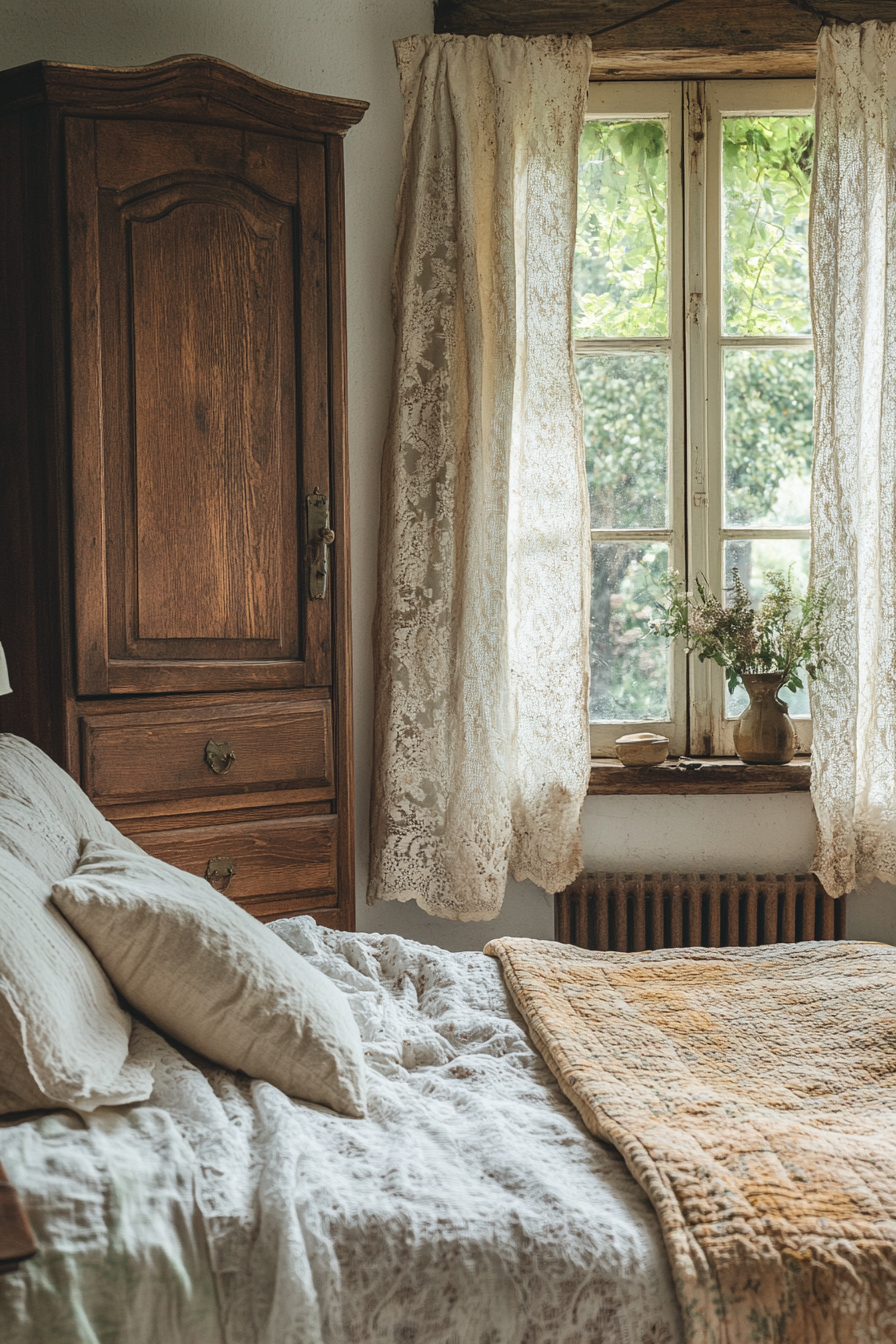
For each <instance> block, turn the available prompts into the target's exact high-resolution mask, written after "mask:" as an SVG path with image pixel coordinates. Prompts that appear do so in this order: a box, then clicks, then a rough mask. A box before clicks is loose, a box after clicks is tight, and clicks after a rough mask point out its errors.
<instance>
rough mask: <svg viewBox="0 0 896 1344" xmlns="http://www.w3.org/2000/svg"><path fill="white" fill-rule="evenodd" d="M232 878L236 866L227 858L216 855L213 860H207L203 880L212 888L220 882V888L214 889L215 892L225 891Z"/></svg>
mask: <svg viewBox="0 0 896 1344" xmlns="http://www.w3.org/2000/svg"><path fill="white" fill-rule="evenodd" d="M232 877H236V864H235V863H234V861H233V859H231V858H228V856H227V855H226V854H216V855H215V856H214V858H212V859H209V861H208V865H207V866H206V869H205V880H206V882H209V883H211V885H212V886H213V887H214V886H215V883H216V882H220V883H221V886H220V888H218V887H215V890H216V891H217V890H220V891H222V892H224V891H226V890H227V887H228V885H229V883H230V879H231V878H232Z"/></svg>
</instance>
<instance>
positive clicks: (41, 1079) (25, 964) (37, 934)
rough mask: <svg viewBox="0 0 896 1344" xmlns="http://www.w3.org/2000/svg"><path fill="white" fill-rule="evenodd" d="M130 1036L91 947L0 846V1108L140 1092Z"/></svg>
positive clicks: (143, 1077)
mask: <svg viewBox="0 0 896 1344" xmlns="http://www.w3.org/2000/svg"><path fill="white" fill-rule="evenodd" d="M53 768H54V769H57V768H58V767H55V766H54V767H53ZM75 787H77V786H75ZM130 1034H131V1019H130V1017H129V1016H128V1014H127V1013H125V1012H122V1010H121V1008H120V1007H119V1006H118V1003H117V1001H116V998H115V994H114V992H113V990H112V986H111V985H110V984H109V981H108V980H107V979H106V976H105V975H104V974H103V971H102V969H101V968H100V966H99V963H98V962H97V961H96V959H95V957H94V956H93V953H92V952H91V951H90V949H89V948H88V947H87V946H86V944H85V943H83V942H82V941H81V939H80V938H79V937H78V935H77V934H76V933H75V932H74V930H73V929H72V928H71V926H70V925H69V924H67V923H66V921H65V920H64V919H63V918H62V916H61V915H60V914H59V911H58V910H57V909H55V907H54V906H53V905H52V904H51V901H50V883H49V881H46V880H44V879H42V878H41V877H40V876H38V874H37V873H35V872H34V871H33V870H32V869H31V868H28V867H26V866H25V865H24V864H23V863H22V862H20V860H19V859H17V858H16V857H15V856H14V855H13V854H11V853H9V852H8V851H7V852H3V851H0V1114H7V1113H8V1112H10V1111H23V1110H32V1109H34V1108H38V1107H46V1106H60V1105H61V1106H70V1107H72V1108H73V1109H75V1110H80V1111H93V1110H95V1109H96V1108H97V1106H116V1105H119V1104H120V1103H122V1102H130V1101H140V1100H142V1099H143V1098H144V1097H148V1096H149V1094H150V1092H151V1091H152V1074H151V1073H150V1072H149V1071H148V1070H147V1069H144V1068H140V1067H139V1066H137V1065H134V1064H128V1063H127V1054H128V1041H129V1038H130Z"/></svg>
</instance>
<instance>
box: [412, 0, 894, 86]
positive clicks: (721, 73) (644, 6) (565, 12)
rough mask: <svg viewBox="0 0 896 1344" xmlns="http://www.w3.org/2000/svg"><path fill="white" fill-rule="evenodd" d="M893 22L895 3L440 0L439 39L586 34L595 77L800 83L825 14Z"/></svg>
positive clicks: (810, 69) (810, 65) (810, 66)
mask: <svg viewBox="0 0 896 1344" xmlns="http://www.w3.org/2000/svg"><path fill="white" fill-rule="evenodd" d="M829 16H833V17H835V18H840V19H842V20H843V21H844V22H846V23H861V22H864V21H865V20H866V19H882V20H884V21H885V22H888V23H892V22H894V21H896V0H865V3H862V0H839V2H835V0H828V3H825V4H817V5H813V4H811V3H808V0H751V2H750V3H749V4H743V3H742V4H726V3H723V2H722V0H667V2H666V3H665V4H663V3H659V4H656V3H654V4H651V3H650V0H516V3H514V4H512V5H508V4H505V3H501V2H500V0H436V5H435V31H436V32H437V33H463V34H479V35H481V36H485V35H487V34H490V33H507V34H515V35H517V36H530V37H534V36H537V35H539V34H548V33H589V34H590V35H591V41H592V46H593V61H592V78H593V79H714V78H715V79H724V78H749V77H756V78H762V77H765V78H772V77H777V78H791V79H793V78H802V77H811V76H812V75H813V74H814V73H815V60H816V47H815V43H816V39H817V37H818V32H819V29H820V28H821V24H822V22H823V20H824V19H825V18H826V17H829Z"/></svg>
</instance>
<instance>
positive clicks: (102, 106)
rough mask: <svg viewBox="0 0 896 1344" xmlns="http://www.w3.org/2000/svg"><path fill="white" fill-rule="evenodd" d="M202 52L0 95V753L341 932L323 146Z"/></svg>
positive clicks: (334, 357) (343, 636) (346, 675)
mask: <svg viewBox="0 0 896 1344" xmlns="http://www.w3.org/2000/svg"><path fill="white" fill-rule="evenodd" d="M366 106H367V105H366V104H365V103H360V102H353V101H347V100H343V99H336V98H327V97H321V96H316V95H312V94H306V93H297V92H294V91H293V90H291V89H285V88H281V87H279V86H277V85H273V84H269V83H267V82H266V81H264V80H261V79H257V78H255V77H254V76H251V75H248V74H245V73H244V72H242V71H240V70H237V69H235V68H234V67H232V66H228V65H226V64H224V63H223V62H220V61H216V60H211V59H209V58H206V57H201V56H188V57H183V58H178V59H175V60H171V61H165V62H162V63H160V64H157V65H150V66H145V67H139V68H134V69H124V70H115V69H99V68H93V67H87V66H72V65H62V64H58V63H55V62H37V63H35V64H33V65H28V66H23V67H20V68H18V69H16V70H8V71H6V72H4V73H2V74H0V193H2V208H0V642H2V643H3V645H4V647H5V649H6V653H7V657H8V662H9V671H10V680H11V683H12V686H13V694H12V695H8V696H5V697H3V698H0V729H2V730H3V731H7V732H14V733H19V734H21V735H22V736H23V737H27V738H29V739H30V740H31V741H33V742H36V743H37V744H38V745H39V746H40V747H42V748H43V749H44V750H45V751H47V752H48V753H49V754H50V755H51V756H52V757H53V758H54V759H55V760H57V761H58V762H60V764H62V765H64V766H65V767H66V769H68V770H69V771H70V772H71V774H72V775H74V777H75V778H76V779H78V780H79V782H80V783H81V785H82V786H83V788H84V789H85V790H86V792H87V793H88V795H89V796H90V797H91V798H92V799H93V801H94V802H95V803H96V805H97V806H98V807H99V808H100V810H101V811H102V812H103V813H104V814H105V815H106V816H107V817H108V818H109V819H110V820H111V821H112V822H114V824H115V825H116V826H117V827H118V828H119V829H120V830H122V831H123V832H125V834H127V835H129V836H131V837H133V838H134V839H135V840H136V841H137V842H138V843H139V844H140V845H142V846H143V847H144V848H145V849H146V850H148V851H149V852H150V853H151V854H155V855H157V856H159V857H160V858H163V859H166V860H168V861H169V862H170V863H173V864H176V865H178V866H179V867H182V868H185V869H188V870H189V871H191V872H194V873H196V874H198V875H200V876H205V877H207V878H208V880H209V881H210V882H212V883H213V884H214V885H216V886H217V887H218V888H219V889H220V890H224V891H226V893H227V895H228V897H231V898H233V899H234V900H236V901H238V902H239V903H240V904H241V905H243V906H244V907H245V908H246V909H247V910H249V911H251V912H252V913H253V914H255V915H257V916H258V917H259V918H260V919H272V918H278V917H280V916H283V915H286V914H296V913H302V912H307V913H310V914H313V915H314V917H315V918H316V919H318V920H320V921H321V922H322V923H326V924H328V925H330V926H332V927H339V928H352V927H354V874H353V844H354V834H353V832H354V819H353V803H352V751H351V662H350V640H349V551H348V481H347V460H346V426H345V417H346V387H345V271H344V210H343V177H342V171H343V170H342V137H343V135H344V134H345V132H346V131H347V130H348V129H349V128H350V127H351V126H352V125H354V124H355V123H356V122H357V121H358V120H360V118H361V116H362V115H363V113H364V110H365V108H366Z"/></svg>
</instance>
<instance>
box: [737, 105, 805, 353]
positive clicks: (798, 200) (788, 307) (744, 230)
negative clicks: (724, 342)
mask: <svg viewBox="0 0 896 1344" xmlns="http://www.w3.org/2000/svg"><path fill="white" fill-rule="evenodd" d="M812 134H813V118H812V117H725V118H724V121H723V123H722V154H723V160H722V174H723V183H724V193H725V257H724V275H725V329H726V331H727V332H728V333H729V334H730V335H734V336H759V335H776V334H779V333H784V332H787V333H791V332H794V333H795V332H808V331H809V245H808V235H809V189H810V186H811V178H812V145H813V139H812Z"/></svg>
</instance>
